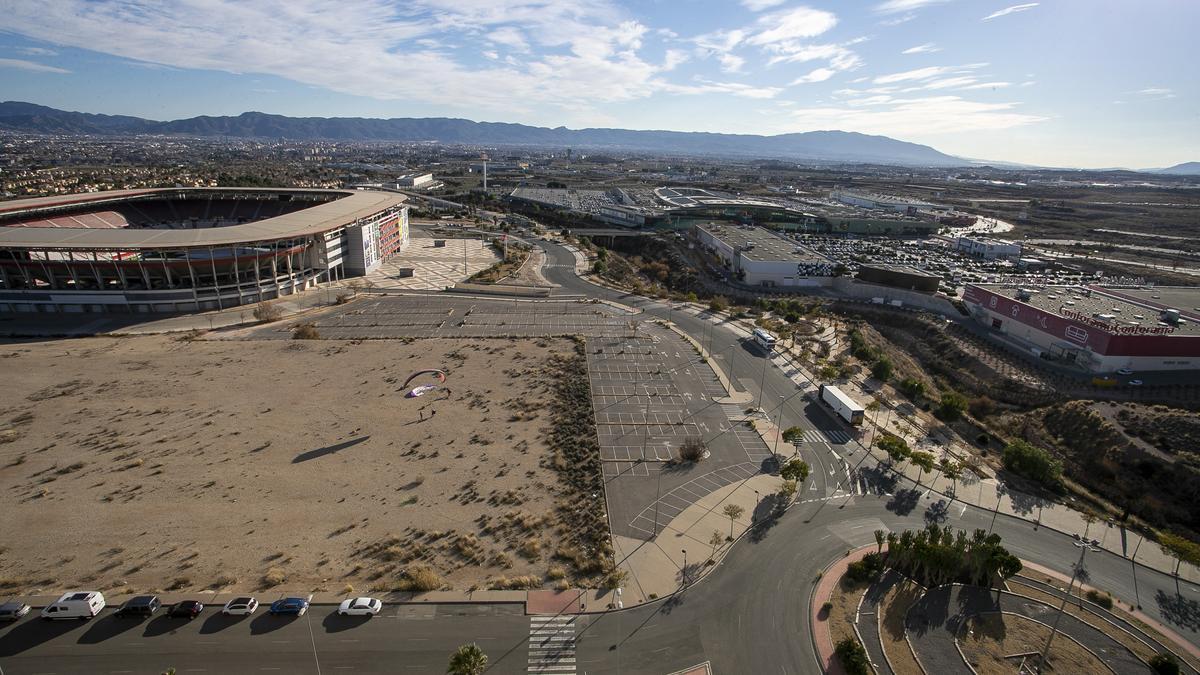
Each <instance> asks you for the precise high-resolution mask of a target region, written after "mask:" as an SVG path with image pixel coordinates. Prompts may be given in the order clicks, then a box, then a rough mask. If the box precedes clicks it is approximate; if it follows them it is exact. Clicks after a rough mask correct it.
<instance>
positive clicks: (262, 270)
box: [0, 188, 408, 313]
mask: <svg viewBox="0 0 1200 675" xmlns="http://www.w3.org/2000/svg"><path fill="white" fill-rule="evenodd" d="M404 201H405V197H404V196H403V195H400V194H395V193H389V192H376V191H369V190H319V189H307V188H301V189H265V188H166V189H146V190H120V191H112V192H97V193H92V194H78V195H69V196H54V197H39V198H34V199H21V200H16V201H10V202H3V203H0V312H118V313H148V312H195V311H205V310H214V309H224V308H228V307H235V306H238V305H244V304H249V303H255V302H261V301H263V300H270V299H272V298H277V297H280V296H286V295H291V294H294V293H299V292H302V291H304V290H305V289H309V288H314V287H316V286H317V285H318V284H320V283H324V282H333V281H339V280H341V279H344V278H347V277H353V276H361V275H364V274H367V273H368V272H370V271H372V270H373V269H375V268H376V267H378V266H379V264H380V263H381V261H382V260H383V259H384V258H386V257H388V256H390V255H393V254H395V253H396V252H397V251H399V250H401V249H402V248H404V246H406V245H407V243H408V207H407V206H406V205H405V204H404Z"/></svg>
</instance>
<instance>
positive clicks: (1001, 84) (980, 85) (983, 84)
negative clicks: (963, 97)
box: [963, 82, 1012, 89]
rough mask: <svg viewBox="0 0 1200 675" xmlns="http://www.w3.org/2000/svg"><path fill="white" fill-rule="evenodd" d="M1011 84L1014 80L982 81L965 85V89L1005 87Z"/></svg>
mask: <svg viewBox="0 0 1200 675" xmlns="http://www.w3.org/2000/svg"><path fill="white" fill-rule="evenodd" d="M1011 86H1012V82H980V83H978V84H973V85H971V86H969V87H963V89H1004V88H1005V87H1011Z"/></svg>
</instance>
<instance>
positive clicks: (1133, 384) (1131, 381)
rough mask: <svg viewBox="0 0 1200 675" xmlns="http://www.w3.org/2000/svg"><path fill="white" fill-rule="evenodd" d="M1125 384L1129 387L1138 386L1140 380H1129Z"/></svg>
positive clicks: (1140, 383) (1140, 382)
mask: <svg viewBox="0 0 1200 675" xmlns="http://www.w3.org/2000/svg"><path fill="white" fill-rule="evenodd" d="M1126 384H1128V385H1129V386H1131V387H1140V386H1142V381H1141V380H1130V381H1129V382H1127V383H1126Z"/></svg>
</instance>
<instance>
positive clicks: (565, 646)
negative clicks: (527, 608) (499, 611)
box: [528, 615, 575, 675]
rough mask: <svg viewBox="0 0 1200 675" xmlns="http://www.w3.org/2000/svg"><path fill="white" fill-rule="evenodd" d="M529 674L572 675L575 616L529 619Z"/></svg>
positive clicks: (534, 617) (573, 666)
mask: <svg viewBox="0 0 1200 675" xmlns="http://www.w3.org/2000/svg"><path fill="white" fill-rule="evenodd" d="M528 672H529V673H537V674H538V675H559V674H560V673H564V674H565V673H574V672H575V616H574V615H559V616H531V617H529V671H528Z"/></svg>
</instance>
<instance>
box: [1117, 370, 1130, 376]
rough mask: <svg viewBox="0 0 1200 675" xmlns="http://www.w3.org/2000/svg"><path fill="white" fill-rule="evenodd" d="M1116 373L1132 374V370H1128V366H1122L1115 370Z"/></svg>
mask: <svg viewBox="0 0 1200 675" xmlns="http://www.w3.org/2000/svg"><path fill="white" fill-rule="evenodd" d="M1117 374H1118V375H1132V374H1133V371H1132V370H1130V369H1128V368H1122V369H1120V370H1118V371H1117Z"/></svg>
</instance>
